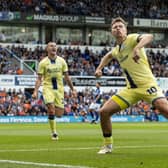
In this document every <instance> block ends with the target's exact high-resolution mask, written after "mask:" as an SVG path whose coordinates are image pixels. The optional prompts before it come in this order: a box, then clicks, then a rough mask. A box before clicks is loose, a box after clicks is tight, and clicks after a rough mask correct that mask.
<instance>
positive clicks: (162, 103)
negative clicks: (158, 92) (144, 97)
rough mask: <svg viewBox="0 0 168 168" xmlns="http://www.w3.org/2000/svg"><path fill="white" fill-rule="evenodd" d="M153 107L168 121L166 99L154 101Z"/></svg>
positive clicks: (167, 103)
mask: <svg viewBox="0 0 168 168" xmlns="http://www.w3.org/2000/svg"><path fill="white" fill-rule="evenodd" d="M153 105H154V107H155V108H156V109H158V110H159V112H160V113H161V114H162V115H163V116H164V117H166V118H167V119H168V101H167V99H166V98H158V99H155V100H154V101H153Z"/></svg>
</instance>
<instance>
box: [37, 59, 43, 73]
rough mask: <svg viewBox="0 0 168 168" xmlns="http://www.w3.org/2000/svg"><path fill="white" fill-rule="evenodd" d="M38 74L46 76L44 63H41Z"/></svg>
mask: <svg viewBox="0 0 168 168" xmlns="http://www.w3.org/2000/svg"><path fill="white" fill-rule="evenodd" d="M37 73H38V74H40V75H43V74H44V65H43V63H42V62H40V63H39V65H38V71H37Z"/></svg>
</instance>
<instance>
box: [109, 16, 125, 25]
mask: <svg viewBox="0 0 168 168" xmlns="http://www.w3.org/2000/svg"><path fill="white" fill-rule="evenodd" d="M116 22H121V23H123V24H124V25H125V27H127V22H126V21H125V20H124V19H123V18H121V17H117V18H114V19H113V20H112V22H111V26H113V24H114V23H116Z"/></svg>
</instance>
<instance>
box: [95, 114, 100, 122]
mask: <svg viewBox="0 0 168 168" xmlns="http://www.w3.org/2000/svg"><path fill="white" fill-rule="evenodd" d="M95 115H96V121H98V119H99V113H98V112H95Z"/></svg>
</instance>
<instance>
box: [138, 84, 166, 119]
mask: <svg viewBox="0 0 168 168" xmlns="http://www.w3.org/2000/svg"><path fill="white" fill-rule="evenodd" d="M142 93H144V95H143V97H144V100H146V101H147V102H149V103H151V104H152V105H153V106H154V107H155V108H156V109H157V110H159V112H160V113H161V114H162V115H164V117H166V118H168V101H167V99H166V97H165V96H164V95H163V92H162V90H161V89H160V88H159V87H158V86H151V87H148V88H146V89H145V90H141V92H140V94H142Z"/></svg>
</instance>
